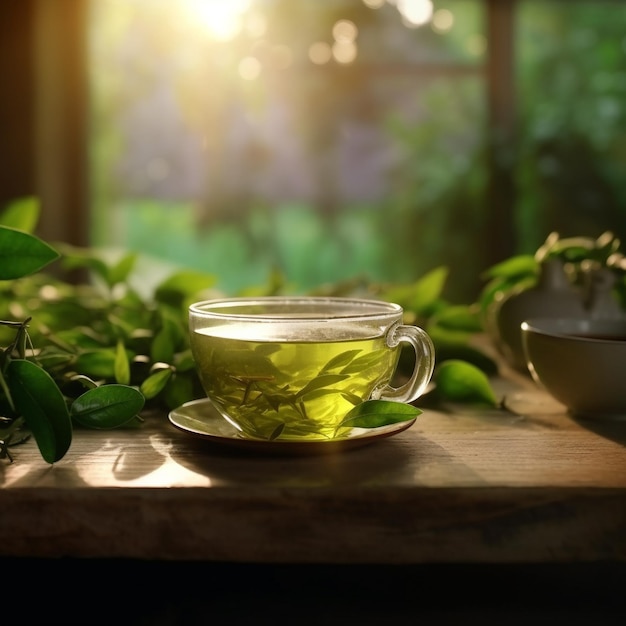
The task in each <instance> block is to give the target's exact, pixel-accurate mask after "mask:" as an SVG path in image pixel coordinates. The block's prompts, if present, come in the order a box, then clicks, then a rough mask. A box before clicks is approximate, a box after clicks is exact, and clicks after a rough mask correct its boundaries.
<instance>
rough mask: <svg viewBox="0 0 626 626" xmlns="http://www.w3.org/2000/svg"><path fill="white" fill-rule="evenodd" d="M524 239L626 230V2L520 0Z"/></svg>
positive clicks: (525, 243) (531, 245)
mask: <svg viewBox="0 0 626 626" xmlns="http://www.w3.org/2000/svg"><path fill="white" fill-rule="evenodd" d="M517 47H518V76H519V82H518V85H519V88H518V93H519V101H520V129H519V137H520V150H519V161H518V167H517V180H518V203H517V216H518V218H517V219H518V223H519V226H520V228H519V231H520V242H521V245H522V247H524V248H526V249H527V250H534V249H536V248H537V246H538V245H540V244H541V243H542V242H543V240H544V239H545V237H546V235H547V233H549V232H550V231H552V230H556V231H557V232H559V233H560V234H561V235H563V236H578V235H588V236H598V235H599V234H601V233H602V232H603V230H612V231H613V232H614V233H615V234H616V235H618V236H619V237H621V238H622V240H624V238H626V177H625V176H624V171H625V170H624V167H625V164H626V104H625V102H626V100H625V95H626V6H625V5H624V4H623V3H621V2H607V1H604V2H603V1H599V2H568V3H564V2H544V1H543V0H542V1H538V0H535V1H531V0H524V1H523V2H521V3H520V5H519V15H518V30H517Z"/></svg>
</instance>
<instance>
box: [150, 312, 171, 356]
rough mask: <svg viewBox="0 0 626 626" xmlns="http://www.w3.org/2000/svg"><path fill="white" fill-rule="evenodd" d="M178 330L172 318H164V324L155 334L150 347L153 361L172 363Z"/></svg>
mask: <svg viewBox="0 0 626 626" xmlns="http://www.w3.org/2000/svg"><path fill="white" fill-rule="evenodd" d="M176 330H177V329H176V328H175V326H174V323H173V322H172V321H171V320H169V319H167V318H163V323H162V326H161V328H160V329H159V331H158V332H157V334H156V335H155V336H154V339H153V340H152V346H151V348H150V357H151V358H152V360H153V361H157V362H158V361H163V362H165V363H171V362H172V361H173V360H174V352H175V350H176Z"/></svg>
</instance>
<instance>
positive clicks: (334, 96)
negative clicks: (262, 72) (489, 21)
mask: <svg viewBox="0 0 626 626" xmlns="http://www.w3.org/2000/svg"><path fill="white" fill-rule="evenodd" d="M140 4H141V3H133V2H129V3H127V4H126V9H125V11H124V12H119V11H115V10H113V4H112V3H111V1H110V0H94V1H93V7H94V11H93V26H92V33H93V38H94V43H93V46H92V57H91V64H92V65H91V66H92V68H93V77H94V78H93V96H94V97H93V103H94V104H93V120H94V124H93V141H92V144H91V145H92V163H93V168H92V173H93V187H92V188H93V195H92V201H91V205H92V207H93V210H94V218H93V227H92V232H93V235H92V237H93V242H94V244H96V245H104V246H113V247H121V248H130V249H133V250H139V251H141V252H144V253H147V254H149V255H152V256H153V257H154V262H155V266H156V265H158V263H160V262H163V261H165V262H168V263H173V264H180V265H184V266H187V267H191V268H194V269H197V270H201V271H205V272H210V273H213V274H214V275H215V276H216V281H217V282H216V288H218V289H220V290H222V291H225V292H227V293H231V294H233V293H237V292H238V291H240V290H242V289H245V288H246V287H248V286H250V285H254V284H260V283H264V282H266V281H268V280H270V279H271V276H272V274H273V272H279V273H280V274H281V275H282V276H283V277H284V280H285V281H286V283H287V285H289V287H290V288H291V289H292V290H294V291H303V290H307V289H312V288H315V287H316V286H319V285H322V284H324V283H333V282H336V281H338V280H343V279H349V278H355V277H359V276H365V277H367V278H369V279H370V280H374V281H388V282H391V283H395V282H404V281H411V280H414V279H415V278H417V277H419V276H422V275H424V274H425V273H426V272H428V271H430V270H432V269H433V268H436V267H438V266H441V265H445V266H448V267H450V268H451V272H450V275H449V278H448V281H447V284H446V290H447V296H448V297H449V298H450V299H451V300H453V301H458V302H469V301H472V300H474V298H475V297H476V295H477V293H478V292H479V290H480V288H481V285H482V283H481V279H480V276H481V272H483V270H484V269H485V268H486V266H488V265H489V263H488V262H487V257H488V255H487V254H486V251H488V250H489V247H490V241H489V240H488V238H487V234H486V233H487V231H486V228H485V224H486V220H487V217H488V216H487V211H488V201H487V194H488V186H489V174H490V173H489V169H488V167H489V166H488V160H487V158H486V150H487V146H488V144H489V143H490V142H491V141H493V139H494V138H493V137H492V136H491V130H490V128H489V127H488V124H487V119H486V118H487V114H486V104H485V94H486V89H487V85H485V82H484V74H483V63H484V61H485V45H486V39H485V37H486V34H485V28H484V17H485V13H484V3H483V2H482V1H481V0H449V1H447V2H446V1H436V2H434V11H435V12H437V11H450V12H451V13H452V14H453V15H454V18H455V20H454V27H453V28H452V29H450V30H448V31H445V32H443V31H440V32H437V31H436V30H434V29H433V28H430V26H428V25H427V26H422V27H420V28H416V29H408V28H406V27H405V26H404V25H403V24H402V22H401V20H400V19H399V18H398V12H397V10H396V8H395V7H394V6H393V4H391V3H387V4H385V5H384V6H383V7H382V8H381V9H378V10H372V9H371V8H369V7H368V6H366V5H365V4H364V3H363V2H362V1H361V0H336V1H328V2H318V3H310V2H306V1H304V2H295V1H293V0H289V1H286V0H282V1H281V0H274V1H267V2H262V3H257V4H259V5H260V6H262V7H263V8H264V10H265V11H266V15H267V17H268V22H267V31H266V33H265V36H264V37H265V40H267V41H269V42H280V43H281V44H284V45H287V46H289V47H290V49H291V50H292V53H293V59H294V62H293V64H292V65H291V66H290V68H289V69H288V70H285V71H284V72H282V73H280V72H274V73H273V74H272V73H271V72H268V76H269V77H270V78H268V79H267V80H265V81H256V82H253V83H246V84H243V83H242V81H241V80H240V79H239V77H238V75H237V64H238V62H239V61H240V59H241V57H242V55H245V54H249V53H250V51H251V50H255V49H256V48H254V46H255V45H258V43H259V42H258V41H256V40H255V39H254V37H252V36H251V35H248V36H243V35H242V36H240V37H239V38H237V39H236V40H234V41H231V42H229V43H228V44H225V43H224V42H218V41H215V40H211V39H210V38H209V37H208V36H207V34H206V32H204V33H202V32H200V30H196V31H193V33H192V34H193V36H192V35H190V34H189V32H185V36H184V37H182V38H181V32H182V27H180V22H176V24H178V26H179V27H178V29H176V28H170V29H169V31H168V32H165V30H164V29H163V25H164V24H167V25H168V28H169V26H170V25H171V24H172V23H174V18H175V15H174V14H173V13H168V11H170V10H171V6H172V5H171V3H169V4H168V3H163V2H153V3H150V4H147V3H143V5H142V7H141V10H140ZM516 6H517V9H516V12H515V20H516V30H515V58H516V65H515V81H516V82H515V84H516V106H517V111H516V113H517V119H518V123H517V127H516V129H515V131H516V133H515V137H514V138H513V140H512V141H511V143H510V144H509V145H506V146H504V149H503V150H501V151H500V158H501V159H502V160H503V161H504V167H505V170H506V171H510V172H511V173H512V176H513V178H514V181H515V197H514V199H513V200H512V202H513V205H514V206H513V207H510V206H506V207H505V206H502V207H501V209H500V208H499V207H496V208H495V210H512V211H513V212H514V216H515V222H516V225H517V230H516V237H517V239H516V244H515V245H516V249H514V250H511V254H522V253H528V254H532V253H533V252H534V251H535V250H536V249H537V248H538V247H539V246H540V245H541V244H542V242H543V241H544V240H545V238H546V236H547V235H548V233H549V232H551V231H554V230H556V231H558V232H559V233H560V234H561V235H562V236H579V235H580V236H582V235H585V236H589V237H597V236H598V235H599V234H600V233H602V232H604V231H605V230H611V231H613V232H614V233H616V235H617V236H618V237H621V238H624V237H625V236H626V188H625V185H626V182H625V181H626V179H625V177H624V176H623V171H624V163H625V162H626V111H625V107H624V104H623V102H624V92H625V91H626V80H625V78H624V77H625V76H626V46H625V43H624V35H623V33H624V32H626V9H625V7H624V5H623V4H622V3H620V2H603V1H600V2H594V1H579V0H576V1H573V2H567V3H565V2H545V1H541V2H538V1H532V0H520V1H519V2H517V4H516ZM179 17H180V16H179ZM341 18H345V19H351V20H353V21H354V23H356V24H357V25H358V27H359V39H358V42H359V56H358V57H357V60H356V61H355V62H354V63H352V64H350V65H346V66H342V67H338V66H337V65H335V66H331V65H328V66H325V67H324V68H316V69H315V68H313V69H312V68H311V67H310V64H307V62H306V47H307V45H308V44H309V43H310V42H312V41H315V40H317V39H323V38H326V39H328V34H329V32H330V30H331V28H332V25H333V24H334V23H335V21H336V20H337V19H341ZM164 93H167V94H169V95H168V96H167V97H166V96H164V95H163V94H164ZM164 98H165V100H167V98H170V99H171V102H170V101H169V100H168V102H170V104H168V105H167V106H168V107H169V108H167V107H166V108H165V109H163V108H161V109H159V108H158V103H159V102H161V105H163V101H164V100H163V99H164ZM277 98H278V100H277ZM277 101H278V103H279V104H282V105H283V106H284V107H285V108H286V109H288V110H289V111H290V112H291V113H290V115H291V118H292V120H293V123H294V126H293V127H290V128H291V135H290V137H289V138H290V139H291V140H294V141H295V140H297V141H298V142H299V145H300V146H301V147H302V150H303V152H304V154H306V157H307V159H308V160H307V161H306V168H307V169H309V170H311V171H314V172H315V173H316V175H317V176H318V178H317V179H314V180H317V181H318V183H319V181H320V180H321V181H323V184H317V185H316V187H315V190H314V193H313V194H312V195H311V194H309V195H308V196H307V195H303V196H302V197H295V196H289V195H288V194H283V195H281V194H280V193H278V192H277V191H276V190H273V189H271V188H270V189H263V187H262V186H261V187H259V186H258V184H256V183H258V182H259V180H260V181H263V180H264V175H265V174H264V173H267V171H268V167H270V168H271V165H268V164H271V163H272V162H273V161H272V159H275V158H277V156H279V155H280V154H281V152H280V150H281V149H280V145H282V142H283V141H284V140H285V139H286V138H285V137H281V136H280V135H276V134H274V135H270V136H269V137H265V141H260V142H259V141H256V142H254V141H252V142H250V143H249V145H248V144H246V149H245V150H243V151H242V152H239V153H237V154H235V156H234V157H232V160H230V161H229V160H228V158H227V156H228V155H229V154H232V151H233V143H236V142H237V137H238V135H237V129H238V128H241V127H242V125H243V126H245V127H246V128H250V129H253V130H256V131H259V132H260V133H261V135H263V132H267V130H268V127H266V126H264V123H265V122H264V120H265V116H266V114H267V112H268V111H272V110H274V109H273V107H275V106H276V102H277ZM164 111H165V113H167V112H168V111H169V114H168V115H169V117H168V116H165V115H164V114H163V112H164ZM233 111H240V112H241V111H242V112H243V113H242V116H240V117H239V118H237V119H238V122H237V120H235V121H232V120H231V121H229V117H228V115H230V114H233ZM242 120H243V122H242ZM354 120H357V122H358V123H359V124H360V125H361V127H363V128H370V129H375V130H376V132H377V133H379V135H380V138H381V140H380V143H379V144H378V148H379V149H380V153H379V154H380V155H382V156H381V158H383V157H385V156H389V155H392V157H393V158H391V160H390V162H389V164H388V167H386V168H384V170H383V174H384V176H383V178H384V181H383V183H382V185H381V187H380V188H379V193H377V194H372V195H371V196H370V197H366V198H363V197H361V198H358V199H355V198H354V194H350V193H346V191H345V188H344V187H343V186H342V184H341V177H340V176H338V175H337V176H336V175H335V174H334V173H333V172H334V171H335V170H339V169H340V166H341V164H342V163H343V162H342V161H339V160H337V150H338V147H337V146H338V141H339V139H338V138H340V137H342V136H343V134H345V125H346V123H347V121H354ZM131 121H132V124H131V123H130V122H131ZM168 128H169V129H170V130H169V131H166V130H164V129H168ZM194 142H195V143H194ZM197 142H204V144H203V145H204V151H203V152H202V153H201V154H202V160H200V159H194V158H193V157H189V156H188V157H185V158H183V157H180V155H179V156H178V157H177V156H176V154H177V153H176V151H177V150H178V151H180V150H182V151H185V150H188V151H189V153H190V154H196V153H194V152H193V146H194V145H196V143H197ZM381 146H382V147H381ZM364 150H366V148H364ZM377 154H378V153H377ZM216 155H219V156H216ZM204 159H206V160H204ZM155 160H156V161H158V162H159V163H161V164H163V162H167V163H169V167H170V174H169V180H170V182H171V183H176V182H177V183H178V186H177V185H176V184H171V185H170V186H168V185H167V184H164V179H158V180H152V181H150V180H149V179H147V178H145V177H144V178H141V174H142V172H145V171H146V169H147V168H148V165H149V163H152V164H154V162H155ZM348 163H349V161H348ZM147 164H148V165H147ZM177 168H178V169H177ZM237 168H239V169H237ZM194 172H195V173H196V174H197V175H198V176H199V178H200V183H198V185H199V187H196V188H194V187H193V184H192V183H190V184H189V185H188V186H187V187H185V185H184V184H183V183H184V181H188V180H189V178H190V177H192V178H193V176H192V175H193V174H194ZM229 176H231V177H234V179H235V183H236V184H232V183H229V182H228V181H229V180H230V179H229ZM148 178H149V177H148ZM165 180H167V177H166V179H165ZM138 181H139V182H138ZM193 189H196V190H197V189H200V191H199V192H198V193H197V194H195V195H194V193H192V192H193Z"/></svg>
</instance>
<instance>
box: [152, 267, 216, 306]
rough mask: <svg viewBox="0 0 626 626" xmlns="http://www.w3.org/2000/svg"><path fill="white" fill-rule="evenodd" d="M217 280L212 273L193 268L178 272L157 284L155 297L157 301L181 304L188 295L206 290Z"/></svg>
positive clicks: (175, 304) (173, 304) (174, 304)
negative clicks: (193, 269) (197, 270)
mask: <svg viewBox="0 0 626 626" xmlns="http://www.w3.org/2000/svg"><path fill="white" fill-rule="evenodd" d="M216 282H217V279H216V277H215V276H214V275H212V274H205V273H202V272H194V271H191V270H189V271H182V272H177V273H175V274H172V275H171V276H169V277H168V278H166V279H165V280H164V281H163V282H162V283H161V284H160V285H158V286H157V288H156V289H155V292H154V297H155V300H156V301H157V302H165V303H167V304H171V305H172V306H179V305H180V304H181V303H182V302H183V300H184V299H185V298H186V297H187V296H191V295H193V294H195V293H199V292H201V291H204V290H205V289H208V288H210V287H212V286H213V285H215V283H216Z"/></svg>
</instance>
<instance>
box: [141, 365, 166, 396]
mask: <svg viewBox="0 0 626 626" xmlns="http://www.w3.org/2000/svg"><path fill="white" fill-rule="evenodd" d="M173 373H174V371H173V370H172V368H171V367H168V368H166V369H162V370H159V371H157V372H154V374H150V376H148V378H146V379H145V380H144V381H143V382H142V383H141V386H140V387H139V391H141V393H142V394H143V395H144V397H145V398H146V400H151V399H152V398H154V397H156V396H157V395H158V394H159V393H161V391H163V389H165V386H166V385H167V383H168V381H169V380H170V378H171V377H172V374H173Z"/></svg>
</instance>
